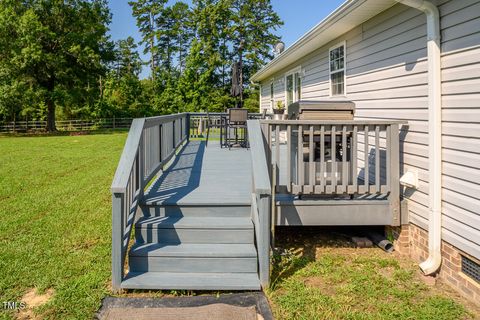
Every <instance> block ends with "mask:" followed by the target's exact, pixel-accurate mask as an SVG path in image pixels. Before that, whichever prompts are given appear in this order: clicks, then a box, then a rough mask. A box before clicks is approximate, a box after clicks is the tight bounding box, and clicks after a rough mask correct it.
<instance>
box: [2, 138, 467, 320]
mask: <svg viewBox="0 0 480 320" xmlns="http://www.w3.org/2000/svg"><path fill="white" fill-rule="evenodd" d="M125 138H126V133H115V134H97V135H81V136H40V137H0V303H2V302H3V301H21V299H22V297H23V295H24V294H25V293H26V292H27V291H29V290H30V289H32V288H36V289H38V290H39V292H43V291H46V290H47V289H53V290H54V294H53V297H52V299H51V300H50V301H48V302H47V303H46V304H45V305H43V306H41V307H40V308H38V309H36V310H35V313H36V314H37V315H38V317H39V318H42V319H43V318H46V319H91V318H92V317H93V314H94V312H95V311H96V310H97V309H98V308H99V307H100V303H101V299H102V298H103V297H104V296H106V295H108V294H110V289H109V286H110V272H111V267H110V248H111V197H110V192H109V186H110V183H111V180H112V177H113V174H114V171H115V168H116V165H117V163H118V159H119V157H120V153H121V150H122V148H123V144H124V141H125ZM288 230H289V233H288V234H282V233H281V232H279V233H277V238H278V241H277V243H276V245H278V246H280V247H282V248H284V249H289V250H290V251H287V252H291V253H288V254H285V255H278V254H277V255H275V261H274V270H273V275H272V288H271V290H269V291H268V292H267V294H268V296H269V299H270V301H271V302H272V305H273V311H274V313H275V315H276V318H277V319H309V320H310V319H420V320H422V319H435V320H443V319H469V318H470V316H469V314H468V313H467V312H466V311H465V308H464V307H462V306H461V305H460V304H458V303H457V302H455V301H454V300H452V299H451V298H449V297H447V296H445V295H444V294H443V293H442V292H441V291H438V290H433V289H432V288H430V287H426V286H425V285H424V284H423V283H422V282H421V281H419V280H418V276H416V271H415V266H414V265H412V264H410V265H408V264H405V263H401V261H400V260H399V259H397V258H395V257H392V256H390V255H387V254H385V253H383V252H381V251H380V250H378V249H364V250H356V249H353V248H349V245H348V243H347V242H345V241H343V240H342V241H338V239H334V237H333V238H332V237H330V236H329V237H325V238H321V239H317V238H318V237H317V236H318V232H317V231H315V232H314V233H313V236H312V234H308V232H307V231H306V230H307V228H304V229H298V228H297V229H294V228H290V229H288ZM332 239H333V240H332ZM399 261H400V262H399ZM172 293H175V292H172ZM159 294H160V295H163V292H153V293H150V294H149V293H146V294H145V295H149V296H157V295H159ZM180 294H182V292H180ZM14 316H15V313H14V312H6V311H5V310H0V318H2V319H9V318H13V317H14Z"/></svg>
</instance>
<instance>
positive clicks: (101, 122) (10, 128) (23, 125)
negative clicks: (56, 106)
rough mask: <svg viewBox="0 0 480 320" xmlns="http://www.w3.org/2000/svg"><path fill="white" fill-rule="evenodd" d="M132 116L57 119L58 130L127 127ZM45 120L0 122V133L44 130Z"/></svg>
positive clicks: (130, 122)
mask: <svg viewBox="0 0 480 320" xmlns="http://www.w3.org/2000/svg"><path fill="white" fill-rule="evenodd" d="M132 120H133V119H132V118H102V119H90V120H57V121H55V125H56V127H57V130H59V131H89V130H100V129H128V128H130V125H131V124H132ZM46 127H47V121H43V120H40V121H10V122H0V133H25V132H41V131H45V130H46Z"/></svg>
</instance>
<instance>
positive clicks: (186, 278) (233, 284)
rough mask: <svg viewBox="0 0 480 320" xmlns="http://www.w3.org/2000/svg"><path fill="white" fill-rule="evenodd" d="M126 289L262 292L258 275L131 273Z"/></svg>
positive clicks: (123, 285) (125, 283) (125, 282)
mask: <svg viewBox="0 0 480 320" xmlns="http://www.w3.org/2000/svg"><path fill="white" fill-rule="evenodd" d="M122 288H125V289H185V290H260V281H259V280H258V275H257V273H173V272H172V273H171V272H145V273H133V272H132V273H129V274H128V276H127V278H126V279H125V280H124V281H123V282H122Z"/></svg>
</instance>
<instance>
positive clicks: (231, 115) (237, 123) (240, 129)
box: [225, 108, 249, 149]
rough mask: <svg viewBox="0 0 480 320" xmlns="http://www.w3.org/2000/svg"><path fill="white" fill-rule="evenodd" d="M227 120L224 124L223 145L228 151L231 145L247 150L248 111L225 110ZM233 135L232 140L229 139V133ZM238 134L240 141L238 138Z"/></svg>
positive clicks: (239, 109)
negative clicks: (226, 146) (237, 145)
mask: <svg viewBox="0 0 480 320" xmlns="http://www.w3.org/2000/svg"><path fill="white" fill-rule="evenodd" d="M227 111H228V112H227V114H228V117H227V120H226V123H225V134H226V136H225V143H226V144H227V145H228V148H229V149H230V148H231V147H232V145H233V143H235V144H239V143H240V145H241V146H242V147H245V148H248V147H249V146H248V139H247V137H248V135H247V120H248V110H247V109H241V108H231V109H228V110H227ZM232 130H233V133H234V135H235V137H234V138H232V137H230V134H231V131H232ZM239 133H240V135H241V136H240V139H239V137H238V135H239Z"/></svg>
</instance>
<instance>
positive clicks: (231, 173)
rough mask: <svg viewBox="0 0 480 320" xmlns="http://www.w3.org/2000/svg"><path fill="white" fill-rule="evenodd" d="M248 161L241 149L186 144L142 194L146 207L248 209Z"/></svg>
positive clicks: (249, 194)
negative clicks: (243, 206)
mask: <svg viewBox="0 0 480 320" xmlns="http://www.w3.org/2000/svg"><path fill="white" fill-rule="evenodd" d="M251 176H252V173H251V160H250V153H249V150H247V149H245V148H231V149H230V150H229V149H226V148H220V144H219V142H218V141H209V144H208V147H206V146H205V142H204V141H190V142H188V143H187V144H186V146H185V147H184V148H183V149H182V150H181V151H180V154H179V155H177V157H176V158H175V160H174V162H173V163H172V165H171V166H170V167H169V168H168V169H167V170H166V171H165V172H164V173H163V174H162V175H161V177H160V178H159V179H158V180H157V181H155V183H154V184H153V185H152V186H151V187H150V188H149V190H148V192H147V193H146V194H145V197H146V198H145V203H146V204H147V205H207V204H219V205H223V204H226V205H250V202H251V192H252V191H251V186H252V182H251Z"/></svg>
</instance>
